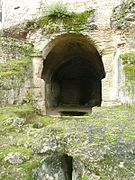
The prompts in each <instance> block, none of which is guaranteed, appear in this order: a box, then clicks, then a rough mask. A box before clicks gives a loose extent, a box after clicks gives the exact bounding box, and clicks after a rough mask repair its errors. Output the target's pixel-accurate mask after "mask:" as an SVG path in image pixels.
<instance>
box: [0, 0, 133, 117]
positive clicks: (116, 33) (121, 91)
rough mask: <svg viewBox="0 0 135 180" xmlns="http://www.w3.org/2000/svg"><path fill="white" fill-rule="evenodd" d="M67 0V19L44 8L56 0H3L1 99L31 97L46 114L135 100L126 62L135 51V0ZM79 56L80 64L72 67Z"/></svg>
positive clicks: (13, 100)
mask: <svg viewBox="0 0 135 180" xmlns="http://www.w3.org/2000/svg"><path fill="white" fill-rule="evenodd" d="M62 2H63V4H64V6H66V7H67V9H68V13H69V14H70V15H71V14H72V16H70V17H69V19H68V20H67V19H66V18H65V19H66V21H65V20H64V19H63V20H61V19H60V18H58V19H55V21H53V20H51V19H49V21H48V17H47V15H46V14H45V13H44V11H45V10H46V11H47V8H48V7H49V6H51V5H52V4H55V3H56V1H55V0H54V1H53V0H52V1H44V0H42V1H41V0H36V1H35V2H34V3H33V2H32V1H24V2H21V1H19V0H18V1H16V2H14V1H13V2H12V3H11V1H4V2H3V4H2V6H3V21H2V24H3V28H4V29H3V31H2V34H1V36H3V37H4V38H3V37H2V38H1V40H2V41H1V45H0V47H1V48H0V52H1V56H0V63H2V64H0V67H2V68H1V69H0V70H1V71H2V72H1V74H0V90H1V92H0V101H1V103H2V104H6V103H8V104H14V103H18V104H22V103H27V102H30V101H31V102H32V103H33V104H34V105H35V107H36V108H37V109H39V111H40V112H41V113H42V114H43V115H46V114H57V113H56V112H58V111H59V110H58V109H59V107H60V105H63V104H66V105H68V104H75V105H76V106H82V105H83V106H84V107H85V106H87V105H88V106H89V107H93V106H100V105H101V104H102V105H112V104H116V103H132V102H134V101H135V98H134V97H135V92H134V89H133V91H132V92H130V93H129V92H127V90H125V89H126V88H125V86H126V82H127V76H126V74H125V72H124V68H125V66H124V65H123V62H122V60H121V54H124V53H130V52H134V51H135V43H134V42H135V41H134V39H135V37H134V36H135V35H134V29H135V27H134V12H135V8H134V2H133V1H132V0H131V1H125V2H121V0H114V1H112V2H110V0H107V1H103V0H101V1H94V0H92V1H87V0H74V1H72V2H69V1H67V0H63V1H62ZM7 9H8V11H7ZM88 12H91V13H90V14H89V13H88ZM81 13H82V14H81ZM73 15H74V16H73ZM79 15H80V16H79ZM73 17H74V18H73ZM75 17H77V18H76V19H75ZM79 17H81V18H82V19H80V20H79V21H78V19H79ZM28 20H29V21H28ZM67 22H68V23H67ZM12 26H13V27H12ZM28 46H29V47H28ZM84 59H85V60H86V61H87V62H86V63H84V62H85V61H84ZM73 60H74V64H75V62H76V65H69V64H72V63H71V62H72V61H73ZM78 60H79V61H78ZM68 61H69V63H68ZM10 62H11V63H10ZM28 62H29V63H28ZM78 62H79V63H80V64H79V65H77V63H78ZM81 62H82V63H81ZM86 64H87V65H86ZM88 64H89V65H88ZM75 67H77V69H78V71H75V70H74V69H75ZM78 67H79V68H78ZM88 68H89V70H88ZM86 69H87V70H86ZM3 70H4V71H3ZM20 72H21V73H20ZM89 72H90V73H89ZM82 77H84V79H85V80H84V79H83V80H82ZM65 79H66V80H65ZM78 79H79V80H78ZM68 81H70V82H68ZM82 84H83V85H82ZM88 84H89V85H88ZM63 87H65V88H63ZM80 87H81V88H83V90H79V89H80ZM63 89H64V90H63ZM66 89H72V91H70V93H68V92H69V91H66ZM81 91H82V92H83V93H81ZM71 96H73V97H74V99H73V98H71ZM66 97H67V98H66ZM75 98H76V100H75ZM67 99H68V100H67ZM57 108H58V109H57Z"/></svg>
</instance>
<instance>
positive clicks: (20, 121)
mask: <svg viewBox="0 0 135 180" xmlns="http://www.w3.org/2000/svg"><path fill="white" fill-rule="evenodd" d="M25 122H26V120H25V119H23V118H19V117H16V118H14V119H13V122H12V124H13V125H14V126H22V125H24V123H25Z"/></svg>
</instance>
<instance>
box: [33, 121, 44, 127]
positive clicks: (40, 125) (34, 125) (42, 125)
mask: <svg viewBox="0 0 135 180" xmlns="http://www.w3.org/2000/svg"><path fill="white" fill-rule="evenodd" d="M42 127H44V124H43V123H40V122H38V123H35V124H33V128H37V129H40V128H42Z"/></svg>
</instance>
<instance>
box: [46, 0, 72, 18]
mask: <svg viewBox="0 0 135 180" xmlns="http://www.w3.org/2000/svg"><path fill="white" fill-rule="evenodd" d="M45 16H48V17H50V18H65V17H70V16H71V13H70V12H69V11H68V8H67V6H66V4H64V3H59V2H57V3H55V4H51V5H50V6H48V8H47V10H46V12H45Z"/></svg>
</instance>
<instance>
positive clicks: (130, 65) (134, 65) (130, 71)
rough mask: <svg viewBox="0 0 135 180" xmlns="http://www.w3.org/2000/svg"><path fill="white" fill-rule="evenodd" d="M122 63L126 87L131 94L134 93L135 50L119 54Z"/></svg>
mask: <svg viewBox="0 0 135 180" xmlns="http://www.w3.org/2000/svg"><path fill="white" fill-rule="evenodd" d="M120 58H121V60H122V63H123V65H124V71H125V76H126V87H127V90H128V92H130V94H131V95H134V87H135V52H130V53H125V54H122V55H121V56H120Z"/></svg>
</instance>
